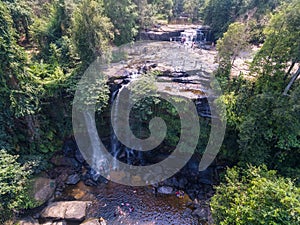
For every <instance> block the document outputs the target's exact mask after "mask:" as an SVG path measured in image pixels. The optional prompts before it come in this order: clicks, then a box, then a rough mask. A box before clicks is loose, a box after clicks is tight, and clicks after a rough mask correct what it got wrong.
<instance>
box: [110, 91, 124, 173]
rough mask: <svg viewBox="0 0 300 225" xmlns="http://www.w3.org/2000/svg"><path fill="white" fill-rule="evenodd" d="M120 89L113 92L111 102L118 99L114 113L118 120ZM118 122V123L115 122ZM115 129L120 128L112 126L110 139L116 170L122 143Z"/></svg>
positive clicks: (113, 166)
mask: <svg viewBox="0 0 300 225" xmlns="http://www.w3.org/2000/svg"><path fill="white" fill-rule="evenodd" d="M122 88H123V86H122V87H121V89H122ZM121 89H120V90H116V91H114V92H113V93H112V95H111V102H110V104H111V105H112V103H113V102H114V101H115V100H116V101H117V102H116V110H115V112H114V114H113V115H112V118H111V119H112V120H114V121H116V120H117V118H118V117H117V114H118V112H119V111H118V107H119V98H118V97H117V95H118V93H119V92H120V91H121ZM115 124H116V123H115ZM114 129H118V128H117V127H115V128H113V127H112V134H111V138H110V141H111V154H112V156H113V157H114V160H113V165H112V169H113V170H116V169H117V167H118V159H117V157H118V155H119V153H120V144H119V140H118V138H117V136H116V134H115V132H114Z"/></svg>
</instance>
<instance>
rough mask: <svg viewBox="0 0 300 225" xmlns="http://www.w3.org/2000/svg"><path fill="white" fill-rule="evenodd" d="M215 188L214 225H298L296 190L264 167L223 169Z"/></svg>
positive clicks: (299, 213) (299, 191) (298, 192)
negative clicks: (223, 175)
mask: <svg viewBox="0 0 300 225" xmlns="http://www.w3.org/2000/svg"><path fill="white" fill-rule="evenodd" d="M225 178H226V183H222V184H221V185H220V186H218V187H216V194H215V195H214V196H213V197H212V200H211V208H212V215H213V218H214V220H215V222H216V223H217V224H221V225H222V224H224V225H225V224H232V225H242V224H253V225H255V224H291V225H296V224H299V222H300V199H299V196H300V189H299V188H298V187H296V186H295V185H294V183H293V182H292V181H291V180H290V179H286V178H282V177H278V176H277V175H276V172H275V171H272V170H271V171H268V170H267V169H266V167H265V166H261V167H253V166H249V168H248V169H246V170H241V169H238V168H232V169H227V172H226V176H225Z"/></svg>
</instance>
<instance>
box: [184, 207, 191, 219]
mask: <svg viewBox="0 0 300 225" xmlns="http://www.w3.org/2000/svg"><path fill="white" fill-rule="evenodd" d="M192 213H193V210H191V209H190V208H186V209H185V210H184V211H183V217H190V216H191V215H192Z"/></svg>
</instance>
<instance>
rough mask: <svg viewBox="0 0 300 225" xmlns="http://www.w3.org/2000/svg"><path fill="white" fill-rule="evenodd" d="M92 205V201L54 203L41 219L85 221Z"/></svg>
mask: <svg viewBox="0 0 300 225" xmlns="http://www.w3.org/2000/svg"><path fill="white" fill-rule="evenodd" d="M90 203H91V202H90V201H69V202H54V203H51V204H50V205H49V206H47V207H46V208H45V209H44V210H43V211H42V213H41V218H44V219H54V220H64V219H66V220H74V221H83V220H84V218H85V216H86V209H87V207H88V205H89V204H90Z"/></svg>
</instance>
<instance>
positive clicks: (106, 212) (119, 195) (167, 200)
mask: <svg viewBox="0 0 300 225" xmlns="http://www.w3.org/2000/svg"><path fill="white" fill-rule="evenodd" d="M64 195H67V196H68V197H72V198H75V199H77V200H89V201H92V202H93V203H92V205H91V206H90V208H89V209H88V213H87V215H88V218H100V217H102V218H104V219H105V220H106V221H107V224H108V225H111V224H113V225H114V224H115V225H119V224H125V225H127V224H128V225H135V224H136V225H137V224H139V225H154V224H168V225H169V224H171V225H172V224H174V225H175V224H176V225H177V224H180V225H184V224H186V225H193V224H200V223H199V222H198V219H197V218H195V217H193V216H191V215H190V214H188V213H185V210H186V208H187V206H186V204H187V203H188V202H191V200H190V199H189V197H188V196H187V195H185V196H184V198H177V197H176V196H175V194H172V195H163V194H154V192H153V190H152V188H151V187H130V186H123V185H119V184H116V183H113V182H109V183H108V184H100V185H98V186H97V187H88V186H85V185H84V183H82V182H80V183H79V184H77V185H74V186H69V187H67V188H66V190H65V193H64Z"/></svg>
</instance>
